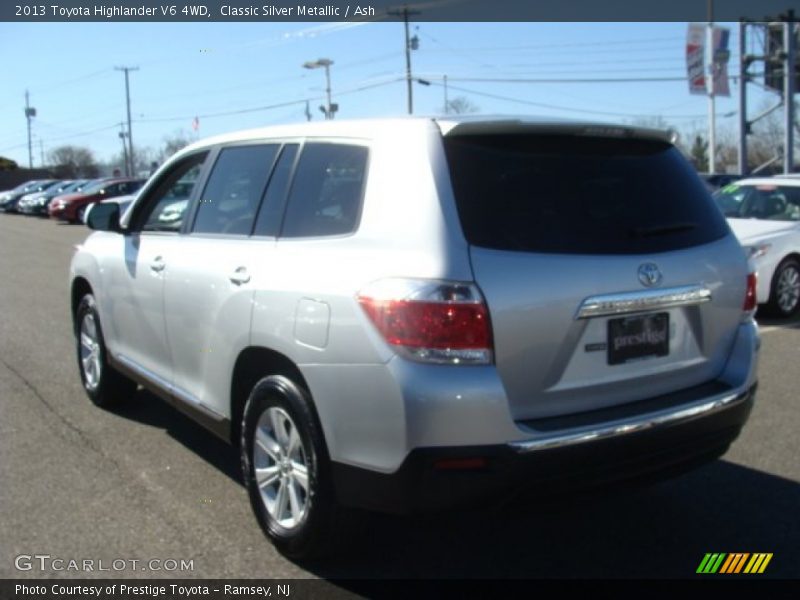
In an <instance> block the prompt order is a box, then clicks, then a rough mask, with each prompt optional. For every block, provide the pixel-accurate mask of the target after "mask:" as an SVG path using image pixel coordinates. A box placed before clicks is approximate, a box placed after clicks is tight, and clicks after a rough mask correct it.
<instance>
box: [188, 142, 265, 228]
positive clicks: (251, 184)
mask: <svg viewBox="0 0 800 600" xmlns="http://www.w3.org/2000/svg"><path fill="white" fill-rule="evenodd" d="M279 149H280V146H279V145H278V144H264V145H257V146H256V145H253V146H239V147H235V148H224V149H223V150H222V151H221V152H220V153H219V158H217V161H216V163H215V164H214V169H213V170H212V171H211V175H210V176H209V178H208V183H207V184H206V187H205V189H204V190H203V195H202V196H201V198H200V201H199V204H198V207H197V216H196V217H195V221H194V227H193V228H192V231H193V232H195V233H224V234H229V235H249V234H250V231H251V230H252V228H253V222H254V221H255V217H256V211H257V210H258V205H259V203H260V202H261V196H262V195H263V194H264V188H265V187H266V185H267V179H268V178H269V173H270V171H271V170H272V163H273V162H274V161H275V157H276V156H277V155H278V150H279Z"/></svg>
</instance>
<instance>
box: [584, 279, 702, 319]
mask: <svg viewBox="0 0 800 600" xmlns="http://www.w3.org/2000/svg"><path fill="white" fill-rule="evenodd" d="M710 300H711V290H709V289H708V288H707V287H706V286H704V285H687V286H683V287H674V288H666V289H658V290H642V291H640V292H623V293H620V294H606V295H603V296H590V297H589V298H586V300H584V301H583V302H582V303H581V306H580V308H579V309H578V314H577V316H576V317H575V318H576V319H590V318H592V317H602V316H607V315H620V314H625V313H633V312H641V311H645V310H658V309H662V308H673V307H676V306H692V305H695V304H702V303H703V302H708V301H710Z"/></svg>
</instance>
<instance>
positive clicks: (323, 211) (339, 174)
mask: <svg viewBox="0 0 800 600" xmlns="http://www.w3.org/2000/svg"><path fill="white" fill-rule="evenodd" d="M367 156H368V150H367V148H365V147H364V146H355V145H348V144H329V143H308V144H306V145H305V146H304V147H303V150H302V153H301V155H300V159H299V161H298V164H297V168H296V169H295V175H294V180H293V183H292V188H291V191H290V192H289V203H288V207H287V210H286V216H285V218H284V222H283V228H282V230H281V237H310V236H325V235H342V234H347V233H351V232H353V231H355V229H356V226H357V225H358V218H359V216H360V214H361V199H362V196H363V191H364V182H365V179H366V170H367Z"/></svg>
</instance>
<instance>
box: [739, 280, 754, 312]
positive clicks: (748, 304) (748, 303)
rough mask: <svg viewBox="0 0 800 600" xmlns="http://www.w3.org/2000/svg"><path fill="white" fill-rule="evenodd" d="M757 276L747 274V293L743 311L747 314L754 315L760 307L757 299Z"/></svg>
mask: <svg viewBox="0 0 800 600" xmlns="http://www.w3.org/2000/svg"><path fill="white" fill-rule="evenodd" d="M756 281H757V278H756V274H755V273H748V274H747V291H746V292H745V294H744V306H742V310H743V311H744V312H746V313H753V312H755V310H756V307H757V306H758V299H757V298H756Z"/></svg>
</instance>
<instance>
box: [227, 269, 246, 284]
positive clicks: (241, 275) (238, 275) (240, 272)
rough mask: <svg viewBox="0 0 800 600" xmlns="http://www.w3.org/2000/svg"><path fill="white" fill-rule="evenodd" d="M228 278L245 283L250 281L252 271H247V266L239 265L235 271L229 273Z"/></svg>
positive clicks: (232, 281) (236, 282) (238, 282)
mask: <svg viewBox="0 0 800 600" xmlns="http://www.w3.org/2000/svg"><path fill="white" fill-rule="evenodd" d="M228 279H230V280H231V283H235V284H236V285H242V284H243V283H247V282H248V281H250V273H248V272H247V267H239V268H238V269H236V270H235V271H234V272H233V273H231V274H230V275H228Z"/></svg>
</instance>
